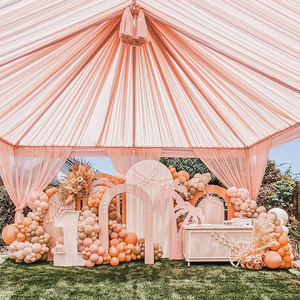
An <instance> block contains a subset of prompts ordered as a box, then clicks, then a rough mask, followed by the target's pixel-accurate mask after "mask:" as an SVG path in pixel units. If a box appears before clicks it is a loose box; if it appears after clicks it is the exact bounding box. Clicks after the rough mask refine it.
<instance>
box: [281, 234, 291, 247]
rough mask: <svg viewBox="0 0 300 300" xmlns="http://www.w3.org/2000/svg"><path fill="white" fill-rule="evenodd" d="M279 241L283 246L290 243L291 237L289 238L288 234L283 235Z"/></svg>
mask: <svg viewBox="0 0 300 300" xmlns="http://www.w3.org/2000/svg"><path fill="white" fill-rule="evenodd" d="M278 242H279V243H280V245H281V246H285V245H287V244H288V243H289V239H288V238H287V236H286V235H282V236H281V237H280V238H279V240H278Z"/></svg>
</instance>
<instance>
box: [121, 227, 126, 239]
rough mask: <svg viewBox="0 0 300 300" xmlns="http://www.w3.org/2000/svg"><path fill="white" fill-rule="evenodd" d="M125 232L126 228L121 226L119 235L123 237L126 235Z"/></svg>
mask: <svg viewBox="0 0 300 300" xmlns="http://www.w3.org/2000/svg"><path fill="white" fill-rule="evenodd" d="M126 234H127V230H126V229H124V228H123V229H122V230H121V231H120V232H119V237H121V238H125V237H126Z"/></svg>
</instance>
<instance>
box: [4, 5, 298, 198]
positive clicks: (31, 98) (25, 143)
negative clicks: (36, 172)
mask: <svg viewBox="0 0 300 300" xmlns="http://www.w3.org/2000/svg"><path fill="white" fill-rule="evenodd" d="M130 5H131V1H124V0H115V1H110V0H89V1H87V0H52V1H40V0H25V1H15V0H4V1H1V3H0V28H1V31H0V140H1V141H2V142H3V143H5V144H6V145H8V146H9V147H11V148H10V151H11V153H14V154H16V153H18V151H17V149H22V148H24V149H26V151H30V148H34V147H44V148H45V149H48V150H49V147H69V148H68V149H69V150H70V151H72V152H71V154H70V155H72V156H107V155H109V156H111V157H112V159H113V161H114V165H116V166H118V169H119V170H122V168H125V164H126V163H125V162H124V160H122V158H121V157H118V155H117V152H116V149H117V150H118V151H119V153H120V154H121V155H123V156H124V157H125V156H126V157H129V158H130V157H132V156H134V155H136V153H138V151H143V150H146V152H147V153H152V154H151V155H150V154H149V155H150V156H151V157H153V153H154V154H155V155H154V156H155V157H156V156H157V154H158V153H159V154H160V155H161V156H175V157H176V156H177V157H200V158H201V159H202V160H203V161H204V162H205V163H206V165H207V166H208V167H209V168H210V169H211V170H212V171H213V172H214V173H215V174H216V175H217V176H218V178H219V179H220V180H221V181H222V182H223V183H224V185H225V186H229V185H234V184H235V185H238V187H246V188H248V189H250V190H251V193H252V197H253V198H255V197H256V195H257V193H258V189H259V185H260V181H261V178H262V175H263V172H264V167H265V164H266V161H267V157H268V151H269V149H270V148H272V147H275V146H278V145H280V144H282V143H285V142H287V141H289V140H292V139H294V138H297V137H299V136H300V72H299V70H300V51H299V49H300V4H299V3H298V2H297V1H286V0H276V1H275V0H263V1H257V0H247V1H238V0H226V1H224V0H215V1H210V0H176V1H175V0H139V1H138V2H137V9H138V10H142V12H143V13H141V14H139V17H138V21H137V23H138V24H142V21H143V20H145V21H143V22H144V24H145V26H144V25H143V26H142V31H144V32H145V30H146V37H145V39H140V40H139V38H140V37H139V31H138V30H137V31H136V33H135V36H136V40H135V39H133V40H130V39H129V42H134V43H135V42H136V41H138V42H139V41H142V43H145V42H147V41H148V39H149V40H150V42H149V43H146V44H145V45H143V46H141V47H135V46H134V47H133V46H128V45H125V44H124V43H122V42H121V40H120V38H119V31H120V23H121V18H122V15H123V13H124V11H125V10H126V8H128V7H129V6H130ZM126 12H127V15H128V14H129V18H131V16H130V11H129V10H128V9H127V10H126ZM121 27H122V26H121ZM128 28H129V29H130V28H131V27H130V26H129V27H126V30H128ZM124 37H125V38H127V37H128V36H127V35H126V34H125V36H124ZM12 149H14V150H12ZM55 149H56V150H55V151H58V150H57V149H58V148H55ZM48 150H47V151H48ZM0 151H2V152H3V151H5V150H4V147H2V149H0ZM146 152H145V153H146ZM47 153H50V152H49V151H48V152H47ZM49 155H50V154H49ZM137 155H140V154H137ZM60 157H63V158H64V159H66V154H63V155H60ZM7 167H8V165H7ZM128 167H129V166H127V167H126V168H127V169H128ZM2 170H4V163H3V164H2ZM2 173H4V171H3V172H2ZM3 176H5V175H3ZM6 180H7V181H8V180H9V179H8V178H6ZM20 201H21V200H20Z"/></svg>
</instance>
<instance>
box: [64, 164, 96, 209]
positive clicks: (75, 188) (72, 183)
mask: <svg viewBox="0 0 300 300" xmlns="http://www.w3.org/2000/svg"><path fill="white" fill-rule="evenodd" d="M93 177H94V169H92V168H91V166H90V165H89V164H88V163H86V162H82V161H76V162H75V164H74V165H72V167H71V169H70V170H69V174H68V177H67V178H66V180H64V181H62V182H61V185H60V193H61V195H62V199H63V202H64V204H70V203H72V202H74V201H77V200H80V199H81V198H82V196H83V194H84V193H85V191H86V188H87V185H88V184H89V183H90V181H91V180H92V179H93Z"/></svg>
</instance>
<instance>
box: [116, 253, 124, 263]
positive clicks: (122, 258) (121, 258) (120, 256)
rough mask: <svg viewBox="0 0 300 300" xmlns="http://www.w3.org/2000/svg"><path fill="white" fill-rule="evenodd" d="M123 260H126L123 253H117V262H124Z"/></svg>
mask: <svg viewBox="0 0 300 300" xmlns="http://www.w3.org/2000/svg"><path fill="white" fill-rule="evenodd" d="M125 258H126V255H125V253H124V252H122V253H119V255H118V259H119V261H120V262H123V261H125Z"/></svg>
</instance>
